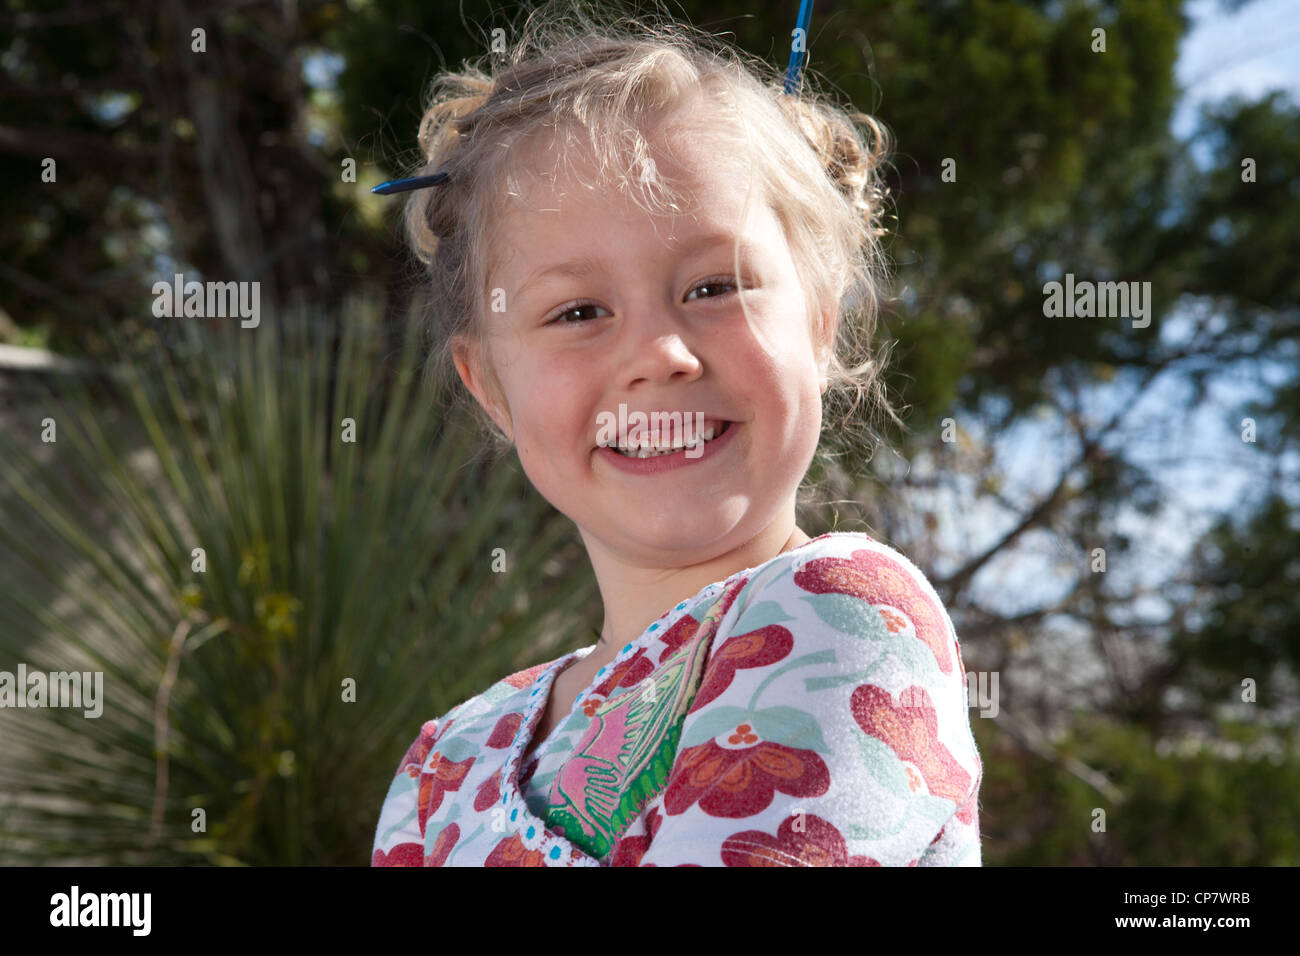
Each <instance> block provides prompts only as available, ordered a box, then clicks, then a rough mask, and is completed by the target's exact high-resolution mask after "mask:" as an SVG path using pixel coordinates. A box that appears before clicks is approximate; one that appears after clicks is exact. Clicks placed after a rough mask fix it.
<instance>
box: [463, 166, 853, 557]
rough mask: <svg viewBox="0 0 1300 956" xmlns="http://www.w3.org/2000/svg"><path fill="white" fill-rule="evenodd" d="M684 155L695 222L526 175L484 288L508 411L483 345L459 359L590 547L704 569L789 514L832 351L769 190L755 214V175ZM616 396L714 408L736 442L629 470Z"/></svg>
mask: <svg viewBox="0 0 1300 956" xmlns="http://www.w3.org/2000/svg"><path fill="white" fill-rule="evenodd" d="M675 151H676V155H677V156H679V157H680V156H683V154H685V156H686V161H687V162H690V163H691V165H690V166H689V167H678V170H674V171H673V172H674V173H678V171H679V170H680V174H683V175H684V174H687V173H688V170H689V171H692V172H690V173H689V175H690V178H691V180H692V185H693V187H694V188H695V190H696V191H695V193H694V195H695V196H696V197H699V198H700V200H701V202H700V204H699V207H698V211H697V213H696V214H695V215H693V216H685V215H674V216H669V217H664V218H653V219H652V218H650V217H648V216H647V214H646V213H645V212H644V211H642V210H640V209H638V208H637V207H636V206H635V205H634V204H632V203H631V202H630V201H627V200H625V199H624V197H622V196H621V195H619V194H616V193H611V194H607V195H600V196H598V197H595V198H593V197H592V196H591V194H589V193H587V192H585V191H583V190H581V189H580V188H574V187H573V186H572V184H571V183H568V182H561V184H560V185H561V192H560V193H559V194H558V195H557V192H556V191H555V190H554V189H553V188H551V187H550V186H549V185H543V184H542V183H538V182H537V180H536V179H532V178H528V179H526V178H525V176H524V175H523V174H520V176H519V177H518V178H519V181H520V184H521V188H523V189H525V190H526V194H525V197H524V198H525V199H526V200H527V203H528V207H529V208H528V209H523V208H520V207H519V206H518V205H516V206H513V207H511V209H510V211H509V213H508V214H507V218H506V220H505V221H504V223H503V225H504V228H503V229H502V230H501V232H500V233H499V235H500V236H501V237H502V239H501V240H500V241H501V250H502V251H501V257H500V260H499V262H500V265H498V266H497V268H496V270H495V271H494V272H493V273H492V274H490V275H489V276H488V282H487V286H488V295H489V298H488V301H489V303H491V302H492V299H493V296H496V297H497V298H498V301H502V297H503V301H504V311H498V312H489V313H488V314H487V315H486V316H485V317H484V319H485V321H486V323H487V337H488V356H487V360H488V361H490V362H491V367H492V368H493V370H494V371H495V374H496V377H497V380H498V382H499V383H500V386H501V392H502V394H503V397H504V399H505V402H506V405H507V406H508V407H507V408H505V409H502V408H500V407H494V405H493V404H492V403H491V400H490V399H489V397H488V393H487V392H486V391H485V389H484V387H483V382H484V377H483V374H482V371H481V369H482V365H481V362H482V359H483V357H482V356H480V355H479V354H478V352H477V349H475V348H474V347H473V346H472V345H470V346H468V347H466V348H464V349H461V350H459V351H458V355H457V359H456V364H457V368H458V370H459V371H460V374H461V377H462V379H463V380H464V381H465V383H466V385H467V386H468V387H469V388H470V389H471V391H472V392H473V393H474V394H475V395H476V397H477V398H478V399H479V401H480V402H483V403H484V404H485V407H486V408H487V409H488V411H489V413H490V414H492V415H493V418H494V420H495V421H496V422H497V424H498V425H500V426H501V428H502V429H503V430H504V431H505V433H506V434H507V435H510V436H511V437H512V438H513V440H514V442H515V445H516V448H517V450H518V454H519V459H520V462H521V464H522V465H523V468H524V471H525V473H526V474H527V475H528V478H529V480H531V481H532V483H533V485H534V486H535V487H536V488H537V490H538V491H539V492H540V493H541V494H542V495H543V496H544V497H545V498H546V499H547V500H548V501H550V502H551V504H553V505H554V506H555V508H556V509H557V510H559V511H560V512H562V513H563V514H565V515H567V516H568V517H569V518H570V519H572V520H573V521H574V522H575V523H576V524H577V525H578V527H579V528H580V529H581V531H582V533H583V536H584V539H585V540H586V542H587V544H588V547H589V549H590V547H591V546H592V544H593V543H596V542H598V543H599V545H600V546H601V547H602V548H603V549H605V550H607V551H609V552H611V553H613V554H616V555H618V556H620V557H621V558H622V559H623V560H625V561H629V562H632V563H636V564H638V565H639V566H645V567H666V566H686V565H689V564H694V563H699V562H702V561H705V560H708V559H710V558H712V557H716V556H717V555H718V554H720V553H723V552H725V551H727V550H730V549H732V548H736V547H740V546H742V545H744V544H745V543H746V542H748V541H749V540H751V539H752V538H753V537H754V536H756V535H757V534H759V533H760V532H762V531H763V530H764V529H765V528H767V527H768V526H769V525H771V524H772V523H773V522H774V521H777V520H781V519H783V518H784V519H786V520H789V521H791V522H792V521H793V513H794V495H795V492H796V490H797V488H798V485H799V482H800V480H801V479H802V478H803V475H804V473H805V471H806V470H807V468H808V464H809V462H810V461H811V459H812V456H813V454H814V452H815V450H816V446H817V442H818V436H819V432H820V429H821V392H822V381H823V376H824V373H825V358H826V354H825V353H824V352H819V351H818V350H817V349H816V348H815V345H814V341H813V336H812V327H813V322H812V321H811V319H812V317H811V316H809V314H808V309H807V306H806V304H805V301H804V291H803V288H802V287H801V284H800V281H799V277H798V275H797V274H796V271H795V265H794V262H793V261H792V259H791V256H790V250H789V248H788V247H787V245H786V241H785V237H784V234H783V232H782V230H781V227H780V224H779V222H778V221H777V219H776V218H775V216H774V215H773V213H772V212H771V210H770V209H769V208H768V207H767V204H766V203H765V202H763V201H762V199H761V196H759V195H758V194H757V193H756V195H755V196H754V198H753V200H752V202H751V208H750V213H749V216H748V218H747V219H746V220H745V221H743V222H742V221H741V214H742V207H743V204H744V199H745V188H746V183H745V182H744V181H743V180H740V181H737V180H736V179H735V178H733V177H731V176H728V175H726V174H725V173H723V172H722V171H721V170H719V169H718V164H717V163H716V162H711V161H710V157H709V156H708V154H707V153H703V154H702V153H701V152H700V151H699V150H695V151H694V155H693V156H692V155H691V154H692V149H691V148H690V147H689V144H683V143H679V144H676V146H675ZM534 186H535V188H534ZM737 238H739V239H740V240H741V241H742V242H743V243H744V244H745V245H743V246H742V249H741V257H740V269H741V276H743V278H744V280H745V287H746V291H745V293H744V295H745V300H746V304H747V306H748V309H749V316H748V318H747V317H746V315H745V311H744V310H742V308H741V304H740V295H739V294H738V293H737V291H736V289H735V286H736V284H737V275H736V271H735V268H734V266H733V260H732V255H733V242H734V241H735V239H737ZM575 263H576V265H574V264H575ZM561 264H570V265H571V266H574V267H573V268H570V269H567V270H558V269H555V267H557V266H560V265H561ZM553 270H554V271H553ZM491 307H492V306H491V305H490V306H489V308H491ZM827 318H828V319H830V318H831V317H830V316H828V317H827ZM826 327H827V328H829V327H830V326H829V324H828V325H827V326H826ZM620 404H622V405H624V406H626V413H627V415H631V413H633V412H638V411H639V412H644V413H646V414H647V416H648V415H649V413H651V412H656V411H658V412H675V411H676V412H682V413H683V416H682V418H683V420H684V421H689V422H694V421H696V417H695V415H696V413H703V415H704V416H705V417H706V418H707V419H709V420H715V419H721V420H724V421H727V422H731V423H732V424H731V425H730V426H729V430H730V431H732V432H734V434H731V435H730V437H729V439H728V440H727V441H726V443H725V444H719V445H718V447H717V449H709V448H708V446H705V449H704V451H705V454H703V455H701V456H699V457H687V458H686V460H685V463H684V464H683V465H681V466H680V467H675V468H671V469H668V470H664V471H661V472H658V473H644V474H637V473H631V472H629V471H627V470H624V469H621V468H619V467H618V466H617V463H616V462H614V461H611V459H610V458H608V457H607V456H609V455H611V454H616V453H614V452H611V451H609V450H607V449H600V448H599V447H598V442H599V441H600V440H601V439H602V438H603V437H604V436H603V435H602V434H601V432H600V426H601V424H602V423H603V422H605V421H607V420H609V418H608V416H612V417H613V420H615V421H617V420H618V417H619V405H620ZM619 437H620V438H621V437H623V436H619ZM722 437H723V438H728V436H726V435H725V434H724V435H723V436H722ZM677 457H678V458H681V457H682V456H680V455H679V456H677ZM787 516H788V517H787ZM593 538H594V539H595V542H593V540H592V539H593ZM656 562H662V563H656Z"/></svg>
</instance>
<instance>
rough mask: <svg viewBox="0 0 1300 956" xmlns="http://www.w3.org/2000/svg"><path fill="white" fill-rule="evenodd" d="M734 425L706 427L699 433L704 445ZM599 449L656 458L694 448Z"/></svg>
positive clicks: (630, 446)
mask: <svg viewBox="0 0 1300 956" xmlns="http://www.w3.org/2000/svg"><path fill="white" fill-rule="evenodd" d="M733 424H735V423H734V422H729V421H724V422H723V423H722V426H721V427H720V428H715V427H714V426H711V425H710V426H707V427H705V428H704V430H703V431H702V432H701V433H700V434H701V437H703V439H704V444H706V445H707V444H708V443H709V442H711V441H714V440H715V439H717V438H721V437H722V436H723V435H725V434H726V433H727V430H728V429H730V428H731V426H732V425H733ZM598 447H601V448H609V449H611V450H613V451H616V452H618V453H619V454H620V455H622V456H623V457H624V458H658V457H660V456H662V455H673V454H676V453H677V452H679V451H683V450H685V449H687V448H691V447H694V446H693V443H686V444H681V443H679V444H674V445H654V444H650V443H649V442H646V443H643V444H641V445H601V446H598Z"/></svg>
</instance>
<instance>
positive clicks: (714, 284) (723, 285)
mask: <svg viewBox="0 0 1300 956" xmlns="http://www.w3.org/2000/svg"><path fill="white" fill-rule="evenodd" d="M701 289H715V290H724V289H730V290H732V291H736V292H739V291H740V290H739V287H738V286H737V285H736V284H735V283H734V282H728V281H726V279H725V278H721V277H719V278H714V279H705V280H704V281H703V282H701V283H699V284H697V285H696V286H695V287H694V288H693V289H691V292H699V291H700V290H701ZM726 294H727V293H726V292H718V293H717V294H715V295H708V296H705V297H704V298H706V299H716V298H719V297H720V296H721V295H726ZM687 298H688V300H689V298H690V293H687ZM599 308H600V306H598V305H596V303H594V302H574V303H572V304H570V305H567V306H565V307H564V309H563V311H560V312H557V313H556V314H555V316H554V318H552V319H551V320H550V322H548V323H547V324H548V325H551V324H558V325H582V324H583V322H582V320H579V321H577V322H567V321H565V317H566V316H569V315H572V314H574V313H575V312H581V311H582V310H583V309H599Z"/></svg>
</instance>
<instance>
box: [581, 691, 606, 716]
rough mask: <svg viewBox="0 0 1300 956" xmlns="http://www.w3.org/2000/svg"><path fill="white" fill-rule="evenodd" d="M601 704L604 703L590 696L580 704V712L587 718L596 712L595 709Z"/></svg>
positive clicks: (594, 696) (593, 695)
mask: <svg viewBox="0 0 1300 956" xmlns="http://www.w3.org/2000/svg"><path fill="white" fill-rule="evenodd" d="M603 703H604V701H603V700H601V699H600V698H599V697H597V696H596V695H595V694H592V695H591V696H590V697H588V698H587V699H586V700H584V701H583V702H582V712H583V713H584V714H586V715H587V716H588V717H590V716H591V715H592V714H594V713H595V712H596V708H597V707H599V706H600V705H601V704H603Z"/></svg>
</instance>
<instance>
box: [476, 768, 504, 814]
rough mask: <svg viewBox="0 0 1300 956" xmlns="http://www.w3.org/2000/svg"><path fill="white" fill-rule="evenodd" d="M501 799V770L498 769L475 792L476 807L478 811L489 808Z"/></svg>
mask: <svg viewBox="0 0 1300 956" xmlns="http://www.w3.org/2000/svg"><path fill="white" fill-rule="evenodd" d="M500 800H501V771H500V770H498V771H497V772H496V773H494V774H492V776H490V777H488V778H487V779H486V780H484V781H483V782H482V783H480V784H479V785H478V790H477V791H475V793H474V809H475V810H476V811H477V812H478V813H482V812H483V811H484V810H489V809H491V808H492V807H494V806H496V805H497V804H498V803H499V802H500Z"/></svg>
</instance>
